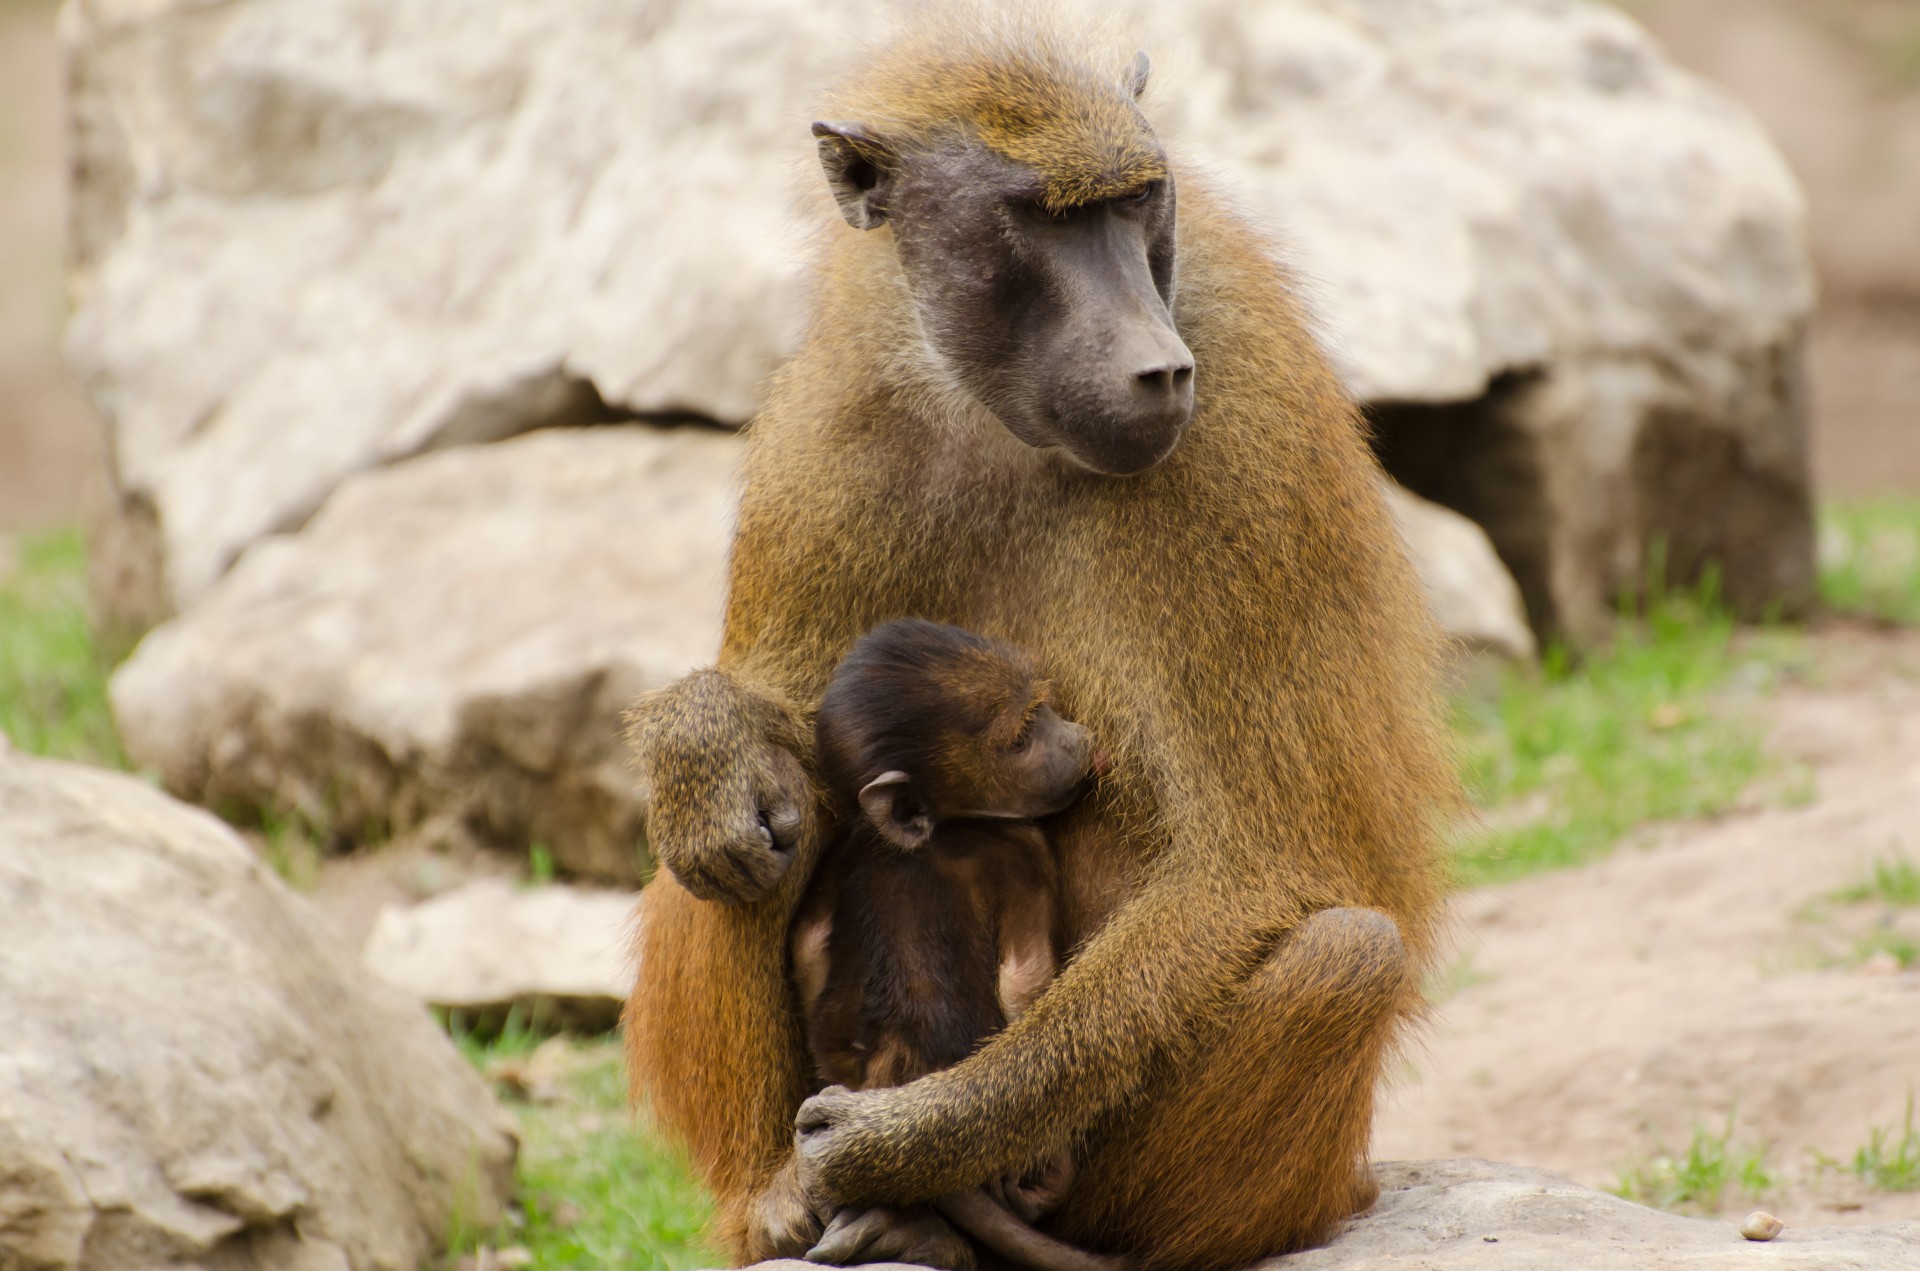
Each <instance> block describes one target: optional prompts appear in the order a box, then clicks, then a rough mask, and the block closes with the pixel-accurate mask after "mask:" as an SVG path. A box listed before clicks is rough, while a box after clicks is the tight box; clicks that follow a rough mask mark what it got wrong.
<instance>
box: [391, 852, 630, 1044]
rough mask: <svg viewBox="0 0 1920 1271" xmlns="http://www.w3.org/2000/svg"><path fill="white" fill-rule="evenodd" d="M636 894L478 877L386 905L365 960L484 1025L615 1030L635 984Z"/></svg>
mask: <svg viewBox="0 0 1920 1271" xmlns="http://www.w3.org/2000/svg"><path fill="white" fill-rule="evenodd" d="M636 899H637V897H635V896H634V895H633V893H631V892H622V891H588V890H586V889H585V888H580V887H568V886H564V885H559V884H555V885H550V886H545V887H516V886H514V885H513V884H511V883H508V882H506V881H505V880H502V879H492V878H489V879H480V880H478V881H475V882H471V883H468V884H467V885H466V886H464V887H458V888H455V889H454V890H453V891H450V892H448V893H446V894H445V895H443V896H436V897H434V898H433V899H432V900H428V901H423V902H422V903H420V904H418V905H413V906H399V905H389V906H387V907H386V908H384V909H382V910H381V911H380V916H379V918H378V919H377V920H375V922H374V925H373V931H372V932H371V933H370V934H369V935H368V936H367V943H366V947H365V949H363V950H362V951H361V956H362V957H363V958H364V959H365V961H366V964H367V965H368V966H369V967H371V968H372V969H373V971H374V973H375V974H376V975H378V976H379V977H380V978H381V979H383V980H386V981H387V982H389V983H390V984H393V985H395V986H397V987H399V988H402V989H404V990H406V991H407V992H408V993H411V994H412V995H413V996H415V997H417V998H419V999H420V1000H421V1001H423V1002H429V1003H431V1004H433V1005H434V1006H438V1007H441V1008H444V1009H446V1010H450V1011H457V1012H459V1013H460V1015H461V1016H462V1018H464V1019H467V1020H470V1021H472V1022H474V1023H475V1024H477V1025H480V1026H483V1027H491V1026H494V1025H496V1024H497V1023H500V1022H504V1021H505V1020H507V1019H508V1018H510V1017H512V1016H513V1015H514V1014H515V1013H517V1014H518V1015H519V1016H520V1018H521V1019H522V1021H523V1022H527V1021H531V1022H537V1023H541V1024H548V1025H565V1026H568V1027H573V1028H579V1029H584V1030H599V1029H606V1028H612V1027H613V1026H614V1024H615V1023H616V1022H617V1021H618V1020H619V1018H620V1008H621V1007H622V1006H623V1005H624V1004H625V1003H626V1000H627V994H628V993H629V992H631V991H632V989H633V971H634V962H633V951H632V945H633V921H634V904H635V901H636Z"/></svg>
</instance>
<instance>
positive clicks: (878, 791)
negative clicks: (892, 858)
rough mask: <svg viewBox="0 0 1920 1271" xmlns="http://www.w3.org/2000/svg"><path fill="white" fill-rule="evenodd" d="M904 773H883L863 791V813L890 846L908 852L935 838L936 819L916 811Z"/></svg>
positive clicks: (924, 810) (923, 845)
mask: <svg viewBox="0 0 1920 1271" xmlns="http://www.w3.org/2000/svg"><path fill="white" fill-rule="evenodd" d="M910 788H911V787H910V785H909V781H908V777H907V774H906V773H904V772H883V773H881V774H880V775H879V776H877V777H875V778H874V779H873V780H871V781H869V782H867V784H866V785H864V786H862V787H860V810H861V811H862V812H865V813H866V814H867V819H868V820H869V821H872V822H873V828H874V829H876V830H879V831H880V833H881V834H882V835H884V836H885V837H886V840H887V841H888V842H889V843H892V844H893V845H894V846H895V847H898V848H901V849H903V850H905V851H909V852H911V851H914V850H916V849H917V848H921V847H925V846H926V843H927V840H928V839H930V838H932V837H933V818H932V817H929V816H928V815H927V813H926V809H924V808H919V807H915V806H914V805H913V801H912V800H911V798H910V797H909V791H910Z"/></svg>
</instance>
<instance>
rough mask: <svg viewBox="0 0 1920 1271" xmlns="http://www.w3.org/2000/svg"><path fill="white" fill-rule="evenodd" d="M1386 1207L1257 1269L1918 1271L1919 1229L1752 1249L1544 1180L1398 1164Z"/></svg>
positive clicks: (1820, 1234)
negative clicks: (1323, 1244) (1322, 1244)
mask: <svg viewBox="0 0 1920 1271" xmlns="http://www.w3.org/2000/svg"><path fill="white" fill-rule="evenodd" d="M1378 1168H1379V1174H1380V1187H1381V1192H1380V1200H1379V1202H1378V1203H1377V1204H1375V1205H1374V1207H1373V1209H1372V1211H1371V1212H1369V1213H1368V1214H1367V1215H1366V1216H1365V1217H1363V1218H1360V1219H1358V1220H1357V1221H1355V1222H1354V1223H1353V1224H1352V1225H1351V1226H1349V1227H1348V1229H1347V1230H1346V1231H1345V1232H1344V1233H1343V1234H1342V1235H1341V1236H1340V1237H1339V1238H1338V1239H1337V1240H1335V1241H1334V1242H1333V1243H1332V1244H1331V1245H1330V1246H1328V1247H1327V1248H1324V1249H1313V1250H1308V1251H1307V1252H1305V1253H1298V1254H1295V1255H1293V1256H1292V1257H1286V1258H1275V1259H1272V1260H1271V1261H1268V1262H1263V1263H1261V1264H1259V1265H1260V1268H1261V1271H1342V1269H1344V1268H1349V1267H1351V1268H1355V1269H1356V1271H1357V1269H1358V1268H1362V1267H1364V1268H1366V1269H1367V1271H1456V1268H1457V1269H1458V1271H1479V1268H1483V1267H1484V1268H1486V1269H1487V1271H1496V1269H1497V1271H1509V1269H1511V1271H1523V1269H1524V1271H1535V1269H1536V1268H1541V1267H1552V1268H1554V1269H1555V1271H1680V1269H1681V1268H1685V1271H1719V1269H1720V1268H1728V1269H1729V1271H1731V1269H1732V1268H1746V1267H1756V1268H1757V1267H1779V1268H1782V1269H1783V1271H1784V1269H1785V1268H1792V1269H1793V1271H1813V1269H1814V1268H1819V1269H1820V1271H1916V1269H1920V1223H1914V1222H1907V1223H1889V1224H1886V1225H1883V1226H1879V1227H1788V1228H1787V1229H1786V1230H1785V1231H1784V1232H1782V1233H1781V1234H1780V1236H1779V1237H1778V1238H1777V1239H1775V1240H1774V1241H1772V1242H1771V1243H1769V1244H1765V1245H1756V1244H1753V1243H1751V1242H1750V1241H1748V1240H1747V1239H1746V1238H1745V1237H1743V1236H1742V1235H1741V1234H1740V1229H1739V1228H1738V1227H1736V1226H1734V1225H1733V1224H1732V1223H1726V1222H1715V1221H1711V1220H1709V1219H1704V1218H1685V1217H1682V1216H1680V1215H1678V1214H1668V1213H1662V1212H1660V1211H1659V1210H1654V1209H1647V1208H1645V1207H1644V1206H1641V1205H1636V1204H1634V1203H1633V1202H1632V1201H1628V1200H1622V1199H1621V1198H1620V1197H1618V1196H1614V1195H1612V1194H1610V1193H1608V1192H1599V1191H1594V1190H1592V1189H1591V1188H1586V1187H1582V1186H1580V1185H1579V1184H1577V1183H1572V1182H1569V1181H1567V1180H1566V1179H1564V1178H1561V1177H1560V1176H1559V1175H1557V1174H1550V1173H1548V1172H1547V1171H1545V1170H1538V1169H1527V1168H1524V1167H1522V1166H1518V1165H1499V1164H1495V1163H1493V1162H1491V1161H1475V1160H1459V1161H1417V1162H1410V1161H1394V1162H1387V1163H1384V1164H1382V1165H1380V1166H1379V1167H1378Z"/></svg>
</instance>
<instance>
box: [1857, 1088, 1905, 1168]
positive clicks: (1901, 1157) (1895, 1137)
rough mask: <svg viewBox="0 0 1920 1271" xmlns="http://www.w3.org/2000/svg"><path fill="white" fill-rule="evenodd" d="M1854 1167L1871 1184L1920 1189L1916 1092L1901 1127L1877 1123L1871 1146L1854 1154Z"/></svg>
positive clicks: (1868, 1142)
mask: <svg viewBox="0 0 1920 1271" xmlns="http://www.w3.org/2000/svg"><path fill="white" fill-rule="evenodd" d="M1852 1169H1853V1172H1854V1174H1855V1175H1857V1176H1858V1177H1860V1178H1861V1179H1863V1180H1864V1181H1865V1182H1866V1183H1867V1184H1869V1185H1870V1186H1873V1187H1878V1188H1879V1189H1880V1190H1882V1191H1888V1192H1912V1191H1920V1129H1916V1128H1915V1127H1914V1124H1913V1095H1912V1093H1911V1092H1909V1093H1908V1095H1907V1114H1906V1120H1905V1122H1904V1124H1902V1125H1901V1127H1900V1128H1899V1129H1898V1130H1893V1129H1882V1128H1881V1127H1879V1126H1875V1127H1874V1128H1873V1130H1872V1133H1871V1134H1870V1136H1869V1137H1868V1139H1867V1145H1866V1146H1865V1147H1863V1148H1861V1149H1860V1150H1859V1151H1857V1152H1855V1153H1854V1154H1853V1165H1852Z"/></svg>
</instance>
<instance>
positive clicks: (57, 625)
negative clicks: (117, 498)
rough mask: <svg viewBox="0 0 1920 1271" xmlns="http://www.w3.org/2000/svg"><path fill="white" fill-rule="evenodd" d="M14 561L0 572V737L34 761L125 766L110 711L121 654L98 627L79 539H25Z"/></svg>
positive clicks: (68, 535) (69, 535)
mask: <svg viewBox="0 0 1920 1271" xmlns="http://www.w3.org/2000/svg"><path fill="white" fill-rule="evenodd" d="M14 554H15V565H14V567H13V568H12V569H0V732H4V733H5V734H6V735H7V737H8V739H9V740H10V741H11V742H12V743H13V745H14V746H16V747H18V748H19V749H21V750H24V751H27V752H29V753H32V754H36V755H46V756H49V757H52V758H55V759H73V760H78V761H80V762H83V763H90V764H97V765H100V766H103V767H108V768H125V767H127V757H126V755H125V753H123V752H122V751H121V749H120V739H119V737H118V736H117V735H116V734H115V733H114V730H113V715H112V713H111V712H110V711H109V710H108V708H107V675H108V673H109V672H110V671H112V670H113V666H114V663H115V662H116V661H117V660H118V656H119V655H121V654H123V653H124V652H125V650H124V649H121V648H118V647H115V646H114V645H113V643H112V642H109V641H104V640H102V639H101V637H100V635H99V633H98V632H97V630H96V628H95V624H94V621H93V618H92V616H91V613H90V610H89V607H88V601H87V585H86V567H87V554H86V546H85V544H84V543H83V542H82V541H81V538H80V534H79V532H78V531H75V530H61V531H58V532H54V533H46V534H35V535H29V536H26V537H24V538H22V539H20V540H17V546H16V549H15V553H14Z"/></svg>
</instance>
